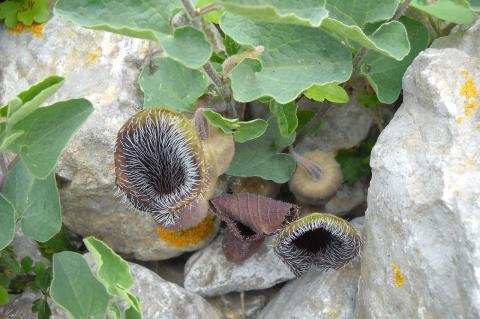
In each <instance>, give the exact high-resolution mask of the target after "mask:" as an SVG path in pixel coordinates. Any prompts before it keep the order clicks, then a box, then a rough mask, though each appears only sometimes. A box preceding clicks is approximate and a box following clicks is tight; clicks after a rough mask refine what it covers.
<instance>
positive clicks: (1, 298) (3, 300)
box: [0, 286, 10, 305]
mask: <svg viewBox="0 0 480 319" xmlns="http://www.w3.org/2000/svg"><path fill="white" fill-rule="evenodd" d="M9 301H10V296H9V295H8V291H7V289H6V288H5V287H3V286H0V305H6V304H8V302H9Z"/></svg>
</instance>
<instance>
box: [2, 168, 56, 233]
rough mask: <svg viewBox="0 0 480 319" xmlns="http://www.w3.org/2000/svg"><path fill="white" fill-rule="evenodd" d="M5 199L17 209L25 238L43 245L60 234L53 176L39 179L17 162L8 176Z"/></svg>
mask: <svg viewBox="0 0 480 319" xmlns="http://www.w3.org/2000/svg"><path fill="white" fill-rule="evenodd" d="M3 195H4V196H5V198H7V199H8V200H9V201H10V202H11V203H12V206H13V207H15V211H16V215H17V217H18V218H20V220H21V226H22V232H23V233H24V234H25V235H27V236H29V237H31V238H33V239H35V240H37V241H42V242H43V241H47V240H49V239H50V238H51V237H52V236H53V235H55V234H56V233H58V232H59V230H60V227H61V225H62V218H61V207H60V197H59V195H58V190H57V184H56V182H55V174H54V173H52V174H50V175H49V176H47V178H46V179H37V178H35V177H34V176H33V175H32V174H31V173H30V171H29V170H28V169H27V167H26V166H25V165H24V163H23V162H22V161H18V162H17V163H16V164H15V166H13V168H12V169H11V170H10V171H9V172H8V175H7V178H6V181H5V186H4V188H3Z"/></svg>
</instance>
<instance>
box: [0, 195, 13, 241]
mask: <svg viewBox="0 0 480 319" xmlns="http://www.w3.org/2000/svg"><path fill="white" fill-rule="evenodd" d="M14 235H15V210H14V208H13V206H12V204H11V203H10V201H9V200H8V199H6V198H5V196H4V195H3V194H0V250H3V249H4V248H5V247H7V246H8V245H9V244H10V243H11V242H12V240H13V236H14Z"/></svg>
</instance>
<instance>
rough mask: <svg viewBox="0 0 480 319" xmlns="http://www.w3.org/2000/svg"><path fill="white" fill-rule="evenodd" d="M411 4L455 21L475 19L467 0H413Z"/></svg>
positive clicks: (440, 17) (466, 22) (447, 19)
mask: <svg viewBox="0 0 480 319" xmlns="http://www.w3.org/2000/svg"><path fill="white" fill-rule="evenodd" d="M410 6H412V7H413V8H415V9H418V10H420V11H423V12H425V13H427V14H429V15H432V16H434V17H437V18H439V19H442V20H445V21H449V22H453V23H458V24H470V23H473V21H474V14H473V12H472V10H471V8H470V4H469V3H468V1H467V0H435V1H426V0H413V1H412V3H411V4H410Z"/></svg>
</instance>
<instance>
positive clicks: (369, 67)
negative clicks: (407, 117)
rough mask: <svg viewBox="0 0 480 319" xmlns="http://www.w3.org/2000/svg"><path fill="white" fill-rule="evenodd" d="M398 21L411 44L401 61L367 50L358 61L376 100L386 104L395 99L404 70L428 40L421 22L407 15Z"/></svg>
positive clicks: (426, 31)
mask: <svg viewBox="0 0 480 319" xmlns="http://www.w3.org/2000/svg"><path fill="white" fill-rule="evenodd" d="M400 21H401V22H402V23H403V24H404V25H405V27H406V28H407V30H408V38H409V40H410V44H411V46H412V50H411V51H410V53H409V54H408V56H407V57H405V59H403V60H402V61H396V60H394V59H390V58H388V57H385V56H383V55H380V54H378V53H376V52H372V51H369V52H367V54H365V56H364V57H363V59H362V60H361V62H360V73H361V74H363V75H365V76H366V78H367V79H368V82H369V83H370V85H371V86H372V87H373V89H374V90H375V92H376V93H377V97H378V100H379V101H380V102H382V103H386V104H391V103H393V102H395V101H396V100H397V98H398V96H399V95H400V91H401V88H402V78H403V75H404V73H405V71H406V70H407V68H408V66H409V65H410V64H411V63H412V61H413V59H414V58H415V57H416V56H417V55H418V54H419V53H420V52H421V51H422V50H424V49H426V48H427V47H428V44H429V41H430V40H429V34H428V30H427V28H426V27H425V26H424V25H423V24H422V23H420V22H418V21H415V20H413V19H410V18H407V17H402V18H401V19H400Z"/></svg>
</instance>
